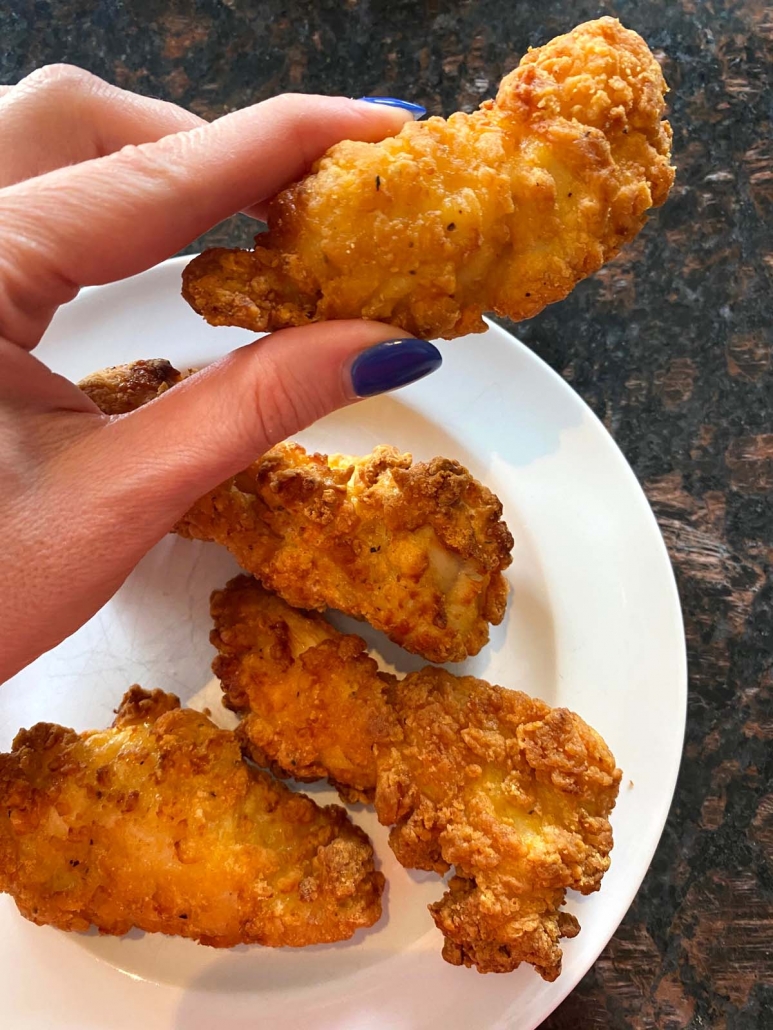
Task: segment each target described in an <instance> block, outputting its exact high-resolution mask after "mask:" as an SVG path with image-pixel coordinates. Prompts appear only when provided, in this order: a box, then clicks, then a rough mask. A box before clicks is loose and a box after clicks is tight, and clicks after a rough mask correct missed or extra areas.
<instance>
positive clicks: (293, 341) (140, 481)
mask: <svg viewBox="0 0 773 1030" xmlns="http://www.w3.org/2000/svg"><path fill="white" fill-rule="evenodd" d="M441 360H442V359H441V356H440V352H439V351H438V349H437V348H436V347H435V346H434V345H433V344H431V343H428V342H427V341H426V340H415V339H411V338H409V337H402V336H398V331H396V330H395V329H394V328H392V327H390V326H386V325H381V324H379V323H377V322H362V321H344V322H327V323H323V324H321V325H314V326H304V327H301V328H295V329H286V330H284V331H282V332H278V333H274V334H273V335H271V336H267V337H264V338H262V339H260V340H257V341H256V342H254V343H251V344H249V345H248V346H246V347H242V348H240V349H239V350H236V351H233V352H231V353H230V354H228V355H227V356H226V357H224V358H222V359H221V360H220V361H217V362H215V363H214V364H213V365H210V366H208V367H207V368H205V369H203V370H202V371H201V372H198V373H197V374H195V375H193V376H191V377H189V378H188V379H186V380H184V381H183V382H182V383H180V384H179V385H178V386H175V388H174V389H173V390H170V391H167V392H166V393H164V394H162V395H161V396H160V397H159V398H157V399H156V400H154V401H152V402H151V403H150V404H148V405H147V406H145V407H141V408H139V409H138V410H136V411H133V412H131V413H129V414H127V415H124V416H121V417H119V418H118V419H116V420H114V421H113V422H112V423H111V424H110V425H109V426H106V427H105V428H104V430H102V431H101V432H100V434H99V435H100V437H101V447H103V448H105V451H106V453H105V454H104V455H103V456H102V460H101V464H102V467H104V468H111V467H112V468H115V466H116V460H117V459H118V460H119V461H120V467H121V476H120V480H118V479H116V480H113V482H112V488H111V493H113V496H112V498H111V503H110V504H109V507H110V508H112V507H113V506H114V505H117V506H118V507H119V508H120V511H121V513H122V518H125V517H126V515H127V514H129V515H130V517H131V518H132V519H133V520H136V521H135V523H134V524H135V527H137V526H138V525H140V524H144V526H145V528H146V531H147V532H148V533H149V535H150V536H151V537H152V536H156V537H160V536H161V535H163V533H164V532H166V531H167V530H168V528H169V526H170V525H171V524H172V523H173V522H175V521H176V520H177V519H178V518H179V517H180V516H181V515H182V514H183V513H184V512H185V511H186V510H187V509H188V508H189V507H190V505H191V504H193V502H194V501H196V500H198V498H199V497H201V496H202V494H205V493H206V492H207V491H208V490H211V489H212V488H214V487H215V486H217V485H218V484H219V483H221V482H222V481H223V480H224V479H227V478H228V477H229V476H232V475H235V474H236V473H237V472H239V471H241V470H242V469H243V468H245V467H246V466H247V465H249V464H250V463H251V462H252V461H254V460H255V459H256V458H257V457H259V456H260V455H261V454H263V453H265V451H267V450H268V449H269V448H270V447H272V446H273V445H274V444H276V443H279V442H280V441H282V440H285V439H287V437H289V436H292V435H293V434H294V433H297V432H298V431H300V430H301V429H304V428H306V427H307V426H309V425H311V424H312V422H315V421H317V419H319V418H321V417H322V416H323V415H326V414H328V413H329V412H331V411H333V410H335V409H336V408H340V407H343V406H345V405H347V404H350V403H352V402H354V401H356V400H358V399H360V398H361V397H367V396H371V395H373V394H376V393H383V392H385V391H387V390H392V389H396V388H397V387H400V386H405V385H407V384H408V383H411V382H414V381H416V380H417V379H420V378H422V377H423V376H425V375H427V374H429V373H430V372H432V371H434V370H435V369H436V368H438V367H439V366H440V364H441ZM135 508H136V509H137V510H134V509H135ZM152 542H153V541H152V540H151V541H150V542H149V543H148V546H150V543H152Z"/></svg>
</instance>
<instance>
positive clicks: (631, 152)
mask: <svg viewBox="0 0 773 1030" xmlns="http://www.w3.org/2000/svg"><path fill="white" fill-rule="evenodd" d="M666 91H667V87H666V84H665V81H664V79H663V75H662V72H661V70H660V66H659V65H658V62H657V61H656V60H655V58H654V56H653V55H652V53H651V52H650V50H649V48H648V47H647V44H646V43H645V42H644V40H643V39H642V38H641V37H640V36H638V35H637V34H636V33H635V32H632V31H630V30H629V29H625V28H623V26H622V25H621V24H620V22H619V21H617V20H615V19H613V18H600V19H599V20H598V21H590V22H587V23H585V24H583V25H580V26H578V27H577V28H576V29H574V31H572V32H570V33H569V34H568V35H565V36H559V37H558V38H556V39H554V40H552V41H551V42H549V43H548V44H547V45H546V46H542V47H539V48H537V49H535V50H530V51H529V52H528V53H527V54H526V56H525V57H524V58H523V60H522V61H521V63H520V65H519V66H518V67H517V68H516V69H515V70H514V71H512V72H511V73H510V74H509V75H507V76H506V77H505V78H504V79H503V80H502V83H501V85H500V87H499V91H498V93H497V96H496V99H494V100H487V101H485V102H484V103H483V104H482V105H481V107H480V109H479V110H478V111H475V112H474V113H472V114H464V113H461V112H459V113H457V114H453V115H452V116H451V117H450V118H449V119H448V120H447V121H446V120H444V119H443V118H429V119H428V120H427V121H424V122H413V123H409V124H407V125H405V126H404V127H403V129H402V130H401V132H400V133H399V134H398V135H397V136H394V137H392V138H389V139H385V140H383V141H382V142H380V143H358V142H343V143H339V144H337V145H336V146H334V147H332V148H331V149H330V150H329V151H328V152H327V153H326V154H325V155H324V157H322V159H321V160H319V161H318V162H317V163H316V164H315V165H314V167H313V169H312V171H311V174H310V175H308V176H307V177H306V178H305V179H303V180H302V181H301V182H299V183H296V184H295V185H292V186H290V187H289V188H288V189H286V190H284V191H283V192H282V193H280V194H279V195H278V196H277V197H276V198H275V199H274V200H273V201H272V203H271V204H270V206H269V209H268V214H267V221H268V233H266V234H263V235H260V236H258V237H256V240H255V249H254V250H252V251H244V250H223V249H215V250H209V251H206V252H205V253H204V254H202V255H201V256H199V257H197V258H196V259H194V260H193V261H192V262H191V263H190V264H189V265H188V267H187V268H186V269H185V272H184V275H183V296H184V297H185V299H186V300H187V301H188V303H189V304H190V305H191V306H192V307H193V308H194V309H195V310H196V311H198V312H199V314H201V315H203V316H204V318H206V320H207V321H208V322H210V323H211V324H212V325H235V326H243V327H244V328H246V329H252V330H256V331H271V330H274V329H281V328H283V327H285V326H293V325H305V324H307V323H309V322H316V321H321V320H324V319H332V318H367V319H377V320H380V321H383V322H389V323H390V324H392V325H395V326H399V327H401V328H402V329H404V330H406V331H407V332H409V333H412V334H414V335H415V336H420V337H426V338H427V339H432V338H434V337H444V338H445V339H452V338H454V337H456V336H462V335H464V334H465V333H473V332H482V331H483V330H485V328H486V326H485V323H484V322H483V320H482V317H481V316H482V314H483V312H484V311H493V312H495V313H496V314H498V315H503V316H506V317H508V318H512V319H524V318H529V317H531V316H532V315H535V314H536V313H537V312H538V311H540V310H542V308H544V307H545V305H547V304H551V303H553V302H554V301H557V300H561V299H562V298H563V297H565V296H566V295H567V294H568V293H569V292H570V291H571V290H572V288H573V287H574V286H575V285H576V284H577V283H578V282H579V281H580V280H581V279H584V278H585V277H586V276H588V275H590V274H591V273H592V272H595V271H596V269H598V268H599V267H600V266H601V265H602V264H603V263H604V262H605V261H609V260H610V258H612V257H614V256H615V254H617V252H618V251H619V250H620V248H621V247H622V246H623V244H625V243H626V242H628V241H629V240H631V239H633V237H634V236H635V235H636V234H637V233H638V232H639V230H640V229H641V228H642V226H643V225H644V221H645V212H646V211H647V210H648V209H649V208H651V207H654V206H658V205H660V204H662V203H663V202H664V201H665V199H666V197H667V195H668V192H669V189H670V188H671V185H672V182H673V179H674V169H673V168H672V167H671V165H670V145H671V128H670V126H669V124H668V122H666V121H663V115H664V111H665V102H664V95H665V93H666Z"/></svg>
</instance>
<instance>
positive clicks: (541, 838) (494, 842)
mask: <svg viewBox="0 0 773 1030" xmlns="http://www.w3.org/2000/svg"><path fill="white" fill-rule="evenodd" d="M212 610H213V615H214V618H215V626H216V629H215V632H214V633H213V635H212V642H213V643H214V644H215V646H216V647H217V648H218V649H219V650H220V652H221V657H220V658H218V659H216V660H215V664H214V666H213V668H214V669H215V672H216V673H217V674H218V675H219V676H221V677H222V683H223V689H224V691H225V694H226V703H227V704H229V705H231V706H233V707H236V708H237V709H238V710H239V711H242V712H245V713H246V716H245V719H244V721H243V723H242V729H241V735H242V739H243V741H244V743H245V747H246V749H247V750H248V751H249V752H250V753H251V754H252V755H253V757H254V758H255V759H256V760H257V761H260V762H265V763H270V764H271V766H272V768H279V769H280V770H281V771H282V772H284V773H285V774H287V775H293V776H295V775H297V771H298V769H300V770H301V771H302V774H303V775H304V776H305V777H315V776H327V777H328V778H329V779H331V781H332V782H334V783H335V785H337V786H339V789H341V786H342V785H343V786H344V787H346V786H347V785H348V786H350V787H353V788H354V796H355V797H356V798H358V799H361V798H371V797H372V798H374V799H375V806H376V811H377V813H378V817H379V821H380V822H382V823H383V824H384V825H389V826H391V827H392V830H391V833H390V844H391V846H392V849H393V850H394V852H395V855H396V856H397V858H398V859H399V861H400V862H401V863H402V864H403V865H404V866H406V867H408V868H416V869H428V870H435V871H436V872H438V873H440V874H444V873H445V872H447V871H448V869H449V868H450V867H451V866H454V867H455V870H456V874H457V876H456V878H455V879H454V880H452V881H451V883H450V885H449V892H448V893H447V894H446V895H445V897H444V898H443V899H442V900H441V901H439V902H438V903H437V904H435V905H433V906H431V912H432V914H433V918H434V919H435V921H436V923H437V925H438V927H439V928H440V929H441V930H442V932H443V934H444V935H445V937H446V944H445V948H444V955H445V957H446V958H447V959H448V961H450V962H453V963H455V964H465V965H474V966H475V967H476V968H477V969H479V970H480V971H481V972H503V971H506V970H508V969H515V968H516V967H517V966H518V965H519V963H521V962H529V963H531V964H532V965H534V966H535V967H536V968H537V969H538V970H539V972H540V974H541V975H542V976H543V977H545V979H549V980H552V979H555V977H556V976H558V974H559V972H560V967H561V950H560V947H559V945H558V942H559V940H560V938H561V937H562V936H563V937H566V936H574V935H575V933H577V931H578V929H579V927H578V925H577V923H576V920H574V919H573V917H571V916H569V915H567V914H566V913H563V912H561V911H560V909H561V906H562V905H563V903H564V898H565V892H566V890H567V889H568V888H571V889H574V890H577V891H580V892H582V893H584V894H588V893H591V892H593V891H595V890H598V888H599V885H600V883H601V878H602V876H603V875H604V873H605V872H606V870H607V869H608V867H609V854H610V851H611V848H612V830H611V827H610V824H609V818H608V817H609V813H610V812H611V810H612V808H613V806H614V803H615V798H616V796H617V791H618V784H619V781H620V771H619V770H618V769H616V767H615V762H614V758H613V756H612V754H611V753H610V751H609V749H608V748H607V746H606V744H605V743H604V741H603V740H602V739H601V737H600V736H599V735H598V734H597V733H596V732H595V731H594V730H592V729H591V728H590V727H589V726H587V725H586V723H584V722H583V721H582V719H580V718H579V717H578V716H577V715H574V714H573V713H572V712H569V711H567V710H566V709H561V708H556V709H551V708H550V707H549V706H548V705H547V704H545V703H544V702H543V701H539V700H536V699H533V698H530V697H528V696H527V695H526V694H522V693H520V692H518V691H511V690H505V689H504V688H502V687H499V686H492V685H490V684H488V683H485V682H484V681H482V680H478V679H474V678H473V677H470V676H464V677H457V676H453V675H452V674H451V673H449V672H447V671H446V670H444V669H437V668H433V667H430V666H427V667H426V668H424V669H422V670H421V671H419V672H414V673H410V674H409V675H408V676H406V677H405V678H404V679H402V680H400V681H398V680H396V679H395V677H394V676H389V675H386V674H384V673H380V672H378V669H377V666H376V664H375V662H373V661H372V660H371V659H369V658H368V657H367V656H366V655H365V651H364V643H363V641H361V640H359V638H357V637H352V636H343V635H341V634H339V633H337V631H335V630H334V629H333V628H332V627H330V626H329V625H327V624H326V623H324V621H323V620H321V619H320V618H319V616H316V615H312V616H309V615H308V614H306V613H303V612H299V611H293V610H292V609H291V608H289V607H288V606H287V605H286V604H284V602H282V601H281V600H279V599H278V598H276V597H271V595H268V594H266V592H265V591H263V590H262V589H261V588H260V587H259V586H257V585H256V584H254V583H253V582H251V581H250V580H248V579H246V578H245V577H240V578H239V579H237V580H234V581H233V582H232V583H230V584H229V585H228V586H227V587H226V589H225V590H223V591H218V592H217V593H215V594H214V595H213V605H212Z"/></svg>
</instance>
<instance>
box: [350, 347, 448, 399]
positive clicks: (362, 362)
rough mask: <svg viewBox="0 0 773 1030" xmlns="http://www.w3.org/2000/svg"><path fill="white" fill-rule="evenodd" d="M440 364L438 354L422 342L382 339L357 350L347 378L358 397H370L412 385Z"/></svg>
mask: <svg viewBox="0 0 773 1030" xmlns="http://www.w3.org/2000/svg"><path fill="white" fill-rule="evenodd" d="M442 364H443V358H442V357H441V354H440V351H439V350H438V349H437V347H435V345H434V344H432V343H428V342H427V341H426V340H386V341H385V342H384V343H377V344H376V345H375V346H374V347H368V349H367V350H364V351H361V352H360V353H359V354H358V355H357V357H356V358H355V359H354V361H353V362H352V365H351V368H350V370H349V375H350V376H351V381H352V389H353V390H354V392H355V393H356V394H357V396H358V397H372V396H373V395H374V394H377V393H386V391H387V390H396V389H397V388H398V387H400V386H407V385H408V383H415V382H416V380H417V379H423V378H424V376H428V375H429V374H430V372H434V371H435V369H438V368H440V366H441V365H442Z"/></svg>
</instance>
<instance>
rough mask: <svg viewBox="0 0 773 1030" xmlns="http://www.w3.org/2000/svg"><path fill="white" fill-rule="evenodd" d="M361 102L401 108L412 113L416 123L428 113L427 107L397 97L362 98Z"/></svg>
mask: <svg viewBox="0 0 773 1030" xmlns="http://www.w3.org/2000/svg"><path fill="white" fill-rule="evenodd" d="M360 100H364V101H365V103H366V104H383V105H384V107H399V108H400V110H401V111H410V113H411V114H412V115H413V117H414V118H415V119H416V121H418V120H419V118H423V117H424V115H425V114H426V113H427V109H426V107H422V106H421V104H411V103H409V101H407V100H398V99H397V98H396V97H360Z"/></svg>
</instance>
